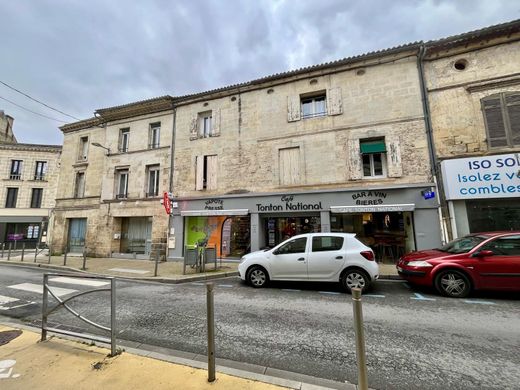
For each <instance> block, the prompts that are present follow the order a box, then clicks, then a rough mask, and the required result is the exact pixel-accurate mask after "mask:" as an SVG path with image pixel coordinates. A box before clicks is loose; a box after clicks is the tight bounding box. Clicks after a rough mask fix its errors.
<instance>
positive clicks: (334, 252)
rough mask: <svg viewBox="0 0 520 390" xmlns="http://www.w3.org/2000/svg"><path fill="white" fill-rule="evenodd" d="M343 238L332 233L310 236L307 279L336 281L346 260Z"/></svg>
mask: <svg viewBox="0 0 520 390" xmlns="http://www.w3.org/2000/svg"><path fill="white" fill-rule="evenodd" d="M344 245H346V243H345V238H344V237H341V236H333V235H330V236H328V235H319V236H312V242H311V245H310V251H309V253H308V256H307V258H308V264H307V270H308V275H309V280H322V281H330V280H334V281H338V280H339V279H338V273H339V272H340V271H341V270H342V269H343V264H344V263H345V260H346V252H345V250H344V249H343V246H344Z"/></svg>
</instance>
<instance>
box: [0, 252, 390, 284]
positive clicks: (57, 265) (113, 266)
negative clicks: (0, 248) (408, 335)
mask: <svg viewBox="0 0 520 390" xmlns="http://www.w3.org/2000/svg"><path fill="white" fill-rule="evenodd" d="M48 261H49V258H48V256H46V255H44V254H40V255H38V257H37V260H36V263H35V262H34V252H32V253H30V252H28V253H26V255H25V257H24V261H23V262H22V261H21V256H20V255H17V256H11V258H10V260H9V261H7V258H6V257H3V258H1V257H0V264H16V265H25V266H29V267H41V268H49V269H52V270H56V271H60V270H61V271H81V268H82V267H83V257H78V256H71V255H69V256H68V257H67V265H66V266H64V265H63V256H52V257H51V261H50V264H49V263H48ZM217 264H218V266H219V267H218V269H217V270H215V269H214V265H213V264H208V265H207V266H206V269H207V271H206V272H204V273H197V272H195V270H194V269H192V268H190V267H186V275H183V274H182V270H183V263H182V262H180V261H165V262H159V264H158V271H157V276H154V268H155V262H154V261H150V260H139V259H120V258H99V257H88V258H87V261H86V270H85V272H88V273H90V274H97V275H103V276H117V277H120V278H121V277H123V278H128V279H136V280H146V281H157V282H163V283H182V282H188V281H198V280H208V279H215V278H220V277H226V276H236V275H238V262H236V261H234V262H229V261H225V260H223V261H222V263H220V262H218V263H217ZM220 264H222V265H220ZM379 271H380V279H400V277H399V275H398V274H397V270H396V268H395V265H394V264H383V263H379Z"/></svg>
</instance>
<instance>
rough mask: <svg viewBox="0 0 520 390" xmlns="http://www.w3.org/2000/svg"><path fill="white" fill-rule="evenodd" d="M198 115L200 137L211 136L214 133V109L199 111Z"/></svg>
mask: <svg viewBox="0 0 520 390" xmlns="http://www.w3.org/2000/svg"><path fill="white" fill-rule="evenodd" d="M198 117H199V118H198V137H199V138H209V137H211V136H212V135H213V111H211V110H209V111H204V112H199V114H198Z"/></svg>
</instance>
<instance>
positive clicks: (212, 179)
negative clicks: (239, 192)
mask: <svg viewBox="0 0 520 390" xmlns="http://www.w3.org/2000/svg"><path fill="white" fill-rule="evenodd" d="M207 169H208V183H207V184H208V185H207V188H208V190H216V189H217V156H208V168H207Z"/></svg>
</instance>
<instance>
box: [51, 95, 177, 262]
mask: <svg viewBox="0 0 520 390" xmlns="http://www.w3.org/2000/svg"><path fill="white" fill-rule="evenodd" d="M172 120H173V115H172V104H171V98H170V97H163V98H156V99H151V100H147V101H142V102H137V103H131V104H127V105H124V106H118V107H112V108H107V109H99V110H97V111H96V117H94V118H91V119H88V120H85V121H80V122H76V123H72V124H69V125H65V126H63V127H61V130H62V131H63V134H64V143H63V158H62V169H61V175H60V182H59V189H58V194H57V199H56V209H55V220H54V235H53V240H52V250H53V252H54V253H63V252H64V251H68V252H72V253H81V252H83V251H86V253H87V255H89V256H97V257H109V256H114V257H134V258H150V257H152V258H153V257H154V256H155V255H156V254H158V255H160V256H163V257H164V254H165V247H166V237H167V229H168V216H167V215H166V214H165V211H164V208H163V206H162V205H161V203H160V200H161V199H162V194H163V192H164V191H168V190H169V183H170V166H171V161H170V157H171V152H170V151H171V146H172V127H173V123H172Z"/></svg>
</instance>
